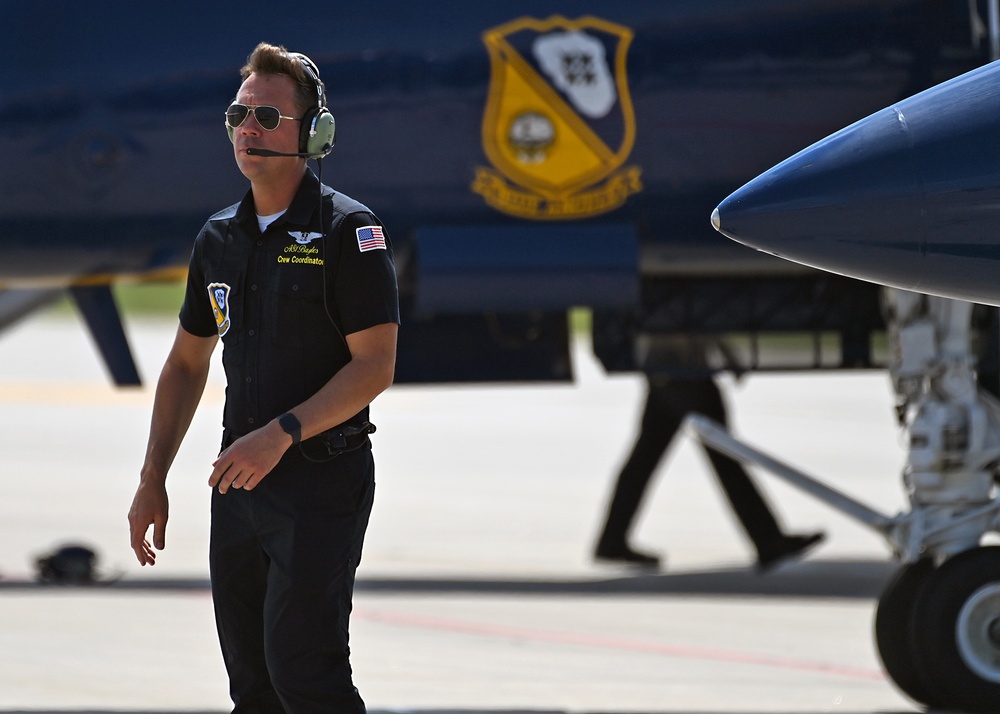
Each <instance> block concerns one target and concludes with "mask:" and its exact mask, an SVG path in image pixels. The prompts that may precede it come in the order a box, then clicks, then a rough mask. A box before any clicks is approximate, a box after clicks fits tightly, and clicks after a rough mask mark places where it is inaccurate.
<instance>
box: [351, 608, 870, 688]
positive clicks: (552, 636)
mask: <svg viewBox="0 0 1000 714" xmlns="http://www.w3.org/2000/svg"><path fill="white" fill-rule="evenodd" d="M353 616H354V617H357V618H359V619H362V620H366V621H368V622H377V623H381V624H386V625H398V626H400V627H413V628H420V629H428V630H438V631H445V632H453V633H457V634H463V635H480V636H484V637H502V638H506V639H518V640H525V641H529V642H540V643H548V644H560V645H576V646H581V647H593V648H597V649H610V650H622V651H627V652H644V653H647V654H656V655H665V656H669V657H681V658H691V659H705V660H713V661H717V662H733V663H737V664H751V665H758V666H761V667H774V668H777V669H789V670H801V671H806V672H818V673H822V674H830V675H835V676H840V677H848V678H852V679H863V680H867V681H879V682H882V681H886V677H885V674H884V673H883V672H881V671H878V670H873V669H866V668H863V667H849V666H844V665H837V664H830V663H828V662H815V661H808V660H797V659H790V658H786V657H775V656H772V655H764V654H753V653H749V652H736V651H732V650H717V649H708V648H703V647H691V646H686V645H668V644H662V643H658V642H647V641H643V640H635V639H629V638H623V637H603V636H598V635H582V634H574V633H570V632H556V631H552V630H537V629H526V628H520V627H507V626H503V625H490V624H486V623H476V622H466V621H461V620H450V619H444V618H438V617H422V616H419V615H403V614H399V613H391V612H385V611H376V610H369V609H367V608H355V609H354V613H353Z"/></svg>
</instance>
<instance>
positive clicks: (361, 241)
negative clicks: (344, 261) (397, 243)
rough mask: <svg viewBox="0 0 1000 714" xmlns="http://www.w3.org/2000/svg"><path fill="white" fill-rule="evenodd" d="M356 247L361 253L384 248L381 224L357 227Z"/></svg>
mask: <svg viewBox="0 0 1000 714" xmlns="http://www.w3.org/2000/svg"><path fill="white" fill-rule="evenodd" d="M357 232H358V248H360V249H361V252H362V253H366V252H368V251H369V250H378V249H379V248H381V249H382V250H385V236H384V235H382V226H365V227H364V228H358V231H357Z"/></svg>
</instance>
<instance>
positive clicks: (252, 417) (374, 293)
mask: <svg viewBox="0 0 1000 714" xmlns="http://www.w3.org/2000/svg"><path fill="white" fill-rule="evenodd" d="M321 191H322V198H321V197H320V192H321ZM320 205H322V211H320V210H319V207H320ZM180 322H181V326H182V327H183V328H184V329H185V330H187V331H188V332H190V333H191V334H193V335H198V336H201V337H209V336H212V335H215V334H218V335H219V336H220V337H221V339H222V343H223V355H222V361H223V365H224V367H225V371H226V380H227V387H226V408H225V416H224V419H223V422H224V426H225V428H226V429H227V430H228V431H229V432H231V433H234V434H237V435H239V434H246V433H249V432H250V431H253V430H254V429H257V428H259V427H261V426H263V425H264V424H266V423H267V422H268V421H270V420H271V419H273V418H274V417H276V416H278V415H280V414H282V413H283V412H285V411H288V410H289V409H291V408H292V407H294V406H296V405H298V404H300V403H301V402H303V401H305V400H306V399H308V398H309V397H311V396H312V395H313V394H315V393H316V392H317V391H318V390H319V389H320V388H321V387H322V386H323V385H324V384H326V382H327V381H328V380H329V379H330V378H331V377H332V376H333V375H334V374H335V373H336V372H337V371H338V370H339V369H340V368H341V367H343V366H344V365H345V364H347V362H348V361H350V352H349V350H348V347H347V343H346V341H345V340H344V336H345V335H349V334H351V333H354V332H359V331H361V330H364V329H367V328H369V327H374V326H375V325H381V324H385V323H398V322H399V298H398V291H397V287H396V273H395V266H394V264H393V256H392V245H391V244H390V242H389V237H388V235H387V233H386V231H385V228H384V227H383V226H382V224H381V223H380V222H379V220H378V219H377V218H376V217H375V215H374V214H373V213H372V212H371V211H370V210H368V208H367V207H365V206H364V205H362V204H361V203H358V202H357V201H355V200H353V199H351V198H349V197H347V196H345V195H343V194H340V193H337V192H335V191H334V190H333V189H331V188H330V187H329V186H325V185H322V184H320V182H319V180H318V179H317V178H316V176H315V174H313V173H312V171H307V172H306V175H305V177H304V178H303V180H302V184H301V185H300V187H299V189H298V192H297V193H296V195H295V198H294V199H293V200H292V203H291V205H290V206H289V208H288V210H287V211H286V212H285V213H284V215H282V216H281V217H280V218H278V219H277V220H276V221H274V222H273V223H272V224H271V225H269V226H268V227H267V229H266V230H265V231H264V232H263V233H261V232H260V229H259V228H258V223H257V216H256V212H255V209H254V203H253V197H252V194H251V193H249V192H248V193H247V195H246V196H245V197H244V198H243V200H242V201H241V202H240V203H238V204H236V205H234V206H230V207H229V208H227V209H225V210H223V211H220V212H219V213H217V214H215V215H214V216H212V217H211V218H210V219H209V220H208V222H207V223H206V224H205V226H204V227H203V228H202V230H201V232H200V233H199V234H198V237H197V239H196V240H195V244H194V249H193V251H192V254H191V264H190V269H189V272H188V281H187V292H186V294H185V297H184V304H183V306H182V307H181V313H180Z"/></svg>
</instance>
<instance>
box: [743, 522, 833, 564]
mask: <svg viewBox="0 0 1000 714" xmlns="http://www.w3.org/2000/svg"><path fill="white" fill-rule="evenodd" d="M824 538H826V534H825V533H823V532H822V531H820V532H818V533H812V534H810V535H793V536H784V537H783V538H782V539H781V540H779V541H777V542H776V543H774V544H772V545H768V546H766V547H764V548H760V549H758V551H757V572H758V573H765V572H767V571H768V570H770V569H771V568H773V567H775V566H776V565H778V564H779V563H781V562H783V561H785V560H787V559H789V558H797V557H800V556H802V555H805V553H806V552H807V551H809V549H811V548H812V547H813V546H815V545H817V544H818V543H820V542H822V541H823V539H824Z"/></svg>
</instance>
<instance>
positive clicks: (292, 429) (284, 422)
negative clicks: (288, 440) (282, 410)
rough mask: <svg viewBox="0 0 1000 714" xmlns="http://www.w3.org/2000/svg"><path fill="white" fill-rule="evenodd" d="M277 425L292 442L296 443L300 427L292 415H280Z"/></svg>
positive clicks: (300, 430)
mask: <svg viewBox="0 0 1000 714" xmlns="http://www.w3.org/2000/svg"><path fill="white" fill-rule="evenodd" d="M278 424H279V425H281V428H282V429H284V430H285V433H286V434H288V435H289V436H291V437H292V441H293V442H297V441H298V440H299V438H300V435H301V433H302V425H301V424H300V423H299V420H298V419H296V418H295V415H294V414H282V415H281V416H280V417H278Z"/></svg>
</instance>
